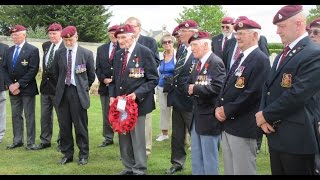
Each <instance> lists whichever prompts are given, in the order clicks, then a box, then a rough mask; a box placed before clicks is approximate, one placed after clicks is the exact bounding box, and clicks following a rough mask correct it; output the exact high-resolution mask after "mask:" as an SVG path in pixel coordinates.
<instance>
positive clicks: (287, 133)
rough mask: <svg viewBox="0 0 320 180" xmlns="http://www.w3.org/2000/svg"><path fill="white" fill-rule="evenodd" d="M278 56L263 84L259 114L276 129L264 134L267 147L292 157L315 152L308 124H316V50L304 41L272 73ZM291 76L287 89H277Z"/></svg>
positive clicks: (319, 61) (319, 62) (319, 52)
mask: <svg viewBox="0 0 320 180" xmlns="http://www.w3.org/2000/svg"><path fill="white" fill-rule="evenodd" d="M280 55H281V54H279V55H278V56H277V57H276V59H275V61H274V63H273V66H272V69H271V72H270V74H269V76H268V78H267V81H266V82H265V84H264V87H263V92H262V100H261V105H260V110H262V111H263V115H264V117H265V119H266V120H267V122H268V123H269V124H271V125H273V126H275V128H276V132H275V133H271V134H268V135H267V137H268V144H269V147H271V148H272V149H275V150H277V151H281V152H286V153H293V154H314V153H315V152H316V151H317V148H316V139H315V133H314V129H313V127H312V123H313V121H314V120H318V118H319V111H318V110H317V109H318V108H319V107H320V101H319V99H318V98H317V96H318V95H317V94H319V89H320V81H319V74H320V47H319V46H318V45H316V44H315V43H314V42H312V41H311V40H310V38H309V37H305V38H303V39H302V40H300V41H299V42H298V44H296V46H295V47H293V48H292V50H291V51H290V52H289V54H288V55H287V56H286V57H285V59H284V60H283V62H282V63H281V65H280V66H279V67H278V69H277V70H276V66H277V63H278V61H279V57H280ZM285 74H287V76H291V77H290V79H291V83H289V86H285V87H284V86H283V85H281V84H282V82H285V79H286V78H285V77H286V75H285Z"/></svg>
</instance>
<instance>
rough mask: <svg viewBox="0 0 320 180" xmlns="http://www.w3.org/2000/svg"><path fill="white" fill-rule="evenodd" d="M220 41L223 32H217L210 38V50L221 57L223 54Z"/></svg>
mask: <svg viewBox="0 0 320 180" xmlns="http://www.w3.org/2000/svg"><path fill="white" fill-rule="evenodd" d="M232 38H234V35H233V34H232V36H231V39H232ZM222 41H223V34H219V35H217V36H214V37H213V38H212V42H211V47H212V52H213V53H215V54H216V55H217V56H218V57H220V58H221V59H222V56H223V51H222ZM227 42H228V41H227ZM227 42H225V43H227Z"/></svg>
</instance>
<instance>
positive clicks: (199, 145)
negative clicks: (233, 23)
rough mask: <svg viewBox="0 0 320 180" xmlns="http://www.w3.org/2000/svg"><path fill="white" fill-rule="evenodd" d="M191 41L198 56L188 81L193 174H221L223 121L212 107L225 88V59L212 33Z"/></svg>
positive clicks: (193, 51) (195, 37)
mask: <svg viewBox="0 0 320 180" xmlns="http://www.w3.org/2000/svg"><path fill="white" fill-rule="evenodd" d="M189 43H190V46H191V50H192V53H193V56H194V57H195V58H197V59H198V62H197V66H196V68H195V69H193V72H192V75H191V78H190V80H189V85H188V94H189V95H190V96H193V97H194V99H193V101H194V102H193V106H194V108H193V113H194V116H193V122H192V126H191V147H192V148H191V158H192V159H191V161H192V174H193V175H218V174H219V149H218V147H219V142H220V137H221V130H222V125H221V122H219V121H218V120H217V119H216V118H215V116H214V112H213V111H212V109H213V108H214V106H215V103H216V100H217V98H218V95H219V93H220V90H221V88H222V83H223V80H224V78H225V75H226V70H225V68H224V64H223V62H222V60H221V59H220V58H219V57H218V56H216V55H215V54H214V53H212V51H211V37H210V35H209V33H207V32H203V31H200V32H198V33H195V34H194V35H193V36H192V37H191V38H190V39H189Z"/></svg>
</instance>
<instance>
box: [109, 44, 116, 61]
mask: <svg viewBox="0 0 320 180" xmlns="http://www.w3.org/2000/svg"><path fill="white" fill-rule="evenodd" d="M112 47H113V48H112V51H111V54H110V57H109V62H110V63H112V60H113V58H114V54H115V52H116V49H117V44H115V43H113V45H112Z"/></svg>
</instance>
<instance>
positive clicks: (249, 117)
mask: <svg viewBox="0 0 320 180" xmlns="http://www.w3.org/2000/svg"><path fill="white" fill-rule="evenodd" d="M235 30H236V34H235V35H236V39H237V42H238V46H239V48H240V50H241V53H240V54H239V56H238V57H237V58H236V61H235V62H234V63H233V65H232V67H231V69H230V70H229V72H228V73H227V74H228V75H227V77H226V80H225V82H224V84H223V88H222V90H221V92H220V95H219V99H218V101H217V104H216V109H215V116H216V118H217V119H218V120H219V121H221V122H222V123H223V128H224V131H223V132H222V152H223V160H224V173H225V174H226V175H249V174H250V175H255V174H257V171H256V156H257V154H256V151H257V140H256V139H257V126H256V124H255V116H254V115H255V113H256V112H258V108H259V105H260V98H261V89H262V85H263V82H264V81H265V79H266V76H267V75H268V73H269V70H270V62H269V57H268V56H266V55H265V54H264V53H263V52H262V51H261V50H260V48H259V47H258V40H259V36H260V30H261V26H260V25H259V24H258V23H256V22H255V21H253V20H249V19H248V20H244V21H240V22H238V23H237V24H236V25H235Z"/></svg>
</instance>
